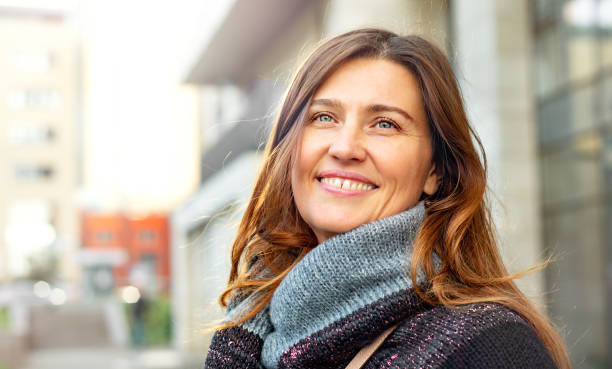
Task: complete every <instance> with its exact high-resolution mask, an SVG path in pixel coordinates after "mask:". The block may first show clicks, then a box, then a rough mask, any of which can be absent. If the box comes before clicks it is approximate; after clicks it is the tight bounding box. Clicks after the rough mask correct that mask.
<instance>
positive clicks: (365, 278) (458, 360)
mask: <svg viewBox="0 0 612 369" xmlns="http://www.w3.org/2000/svg"><path fill="white" fill-rule="evenodd" d="M424 216H425V211H424V207H423V204H422V203H421V204H419V205H417V206H416V207H415V208H412V209H409V210H407V211H406V212H403V213H400V214H398V215H395V216H392V217H389V218H385V219H382V220H378V221H375V222H372V223H369V224H366V225H363V226H361V227H359V228H357V229H355V230H353V231H350V232H347V233H345V234H343V235H339V236H336V237H334V238H331V239H330V240H327V241H326V242H324V243H322V244H321V245H319V246H317V248H315V249H314V250H313V251H311V252H310V253H309V254H308V255H306V257H305V258H304V259H302V260H301V261H300V263H298V265H296V267H295V268H294V269H293V270H292V271H291V272H290V273H289V274H288V275H287V277H286V278H285V279H284V280H283V282H282V283H281V285H280V286H279V287H278V288H277V290H276V292H275V294H274V296H273V298H272V301H271V303H270V304H269V306H268V307H267V308H266V309H265V310H264V311H262V313H261V314H258V315H257V316H256V317H255V319H254V321H253V322H249V321H247V322H245V323H244V324H243V325H241V326H237V327H233V328H229V329H226V330H221V331H219V332H217V333H216V334H215V336H214V337H213V341H212V343H211V345H210V348H209V352H208V356H207V358H206V363H205V368H218V369H225V368H267V369H271V368H280V369H284V368H344V367H345V366H346V365H347V364H348V362H349V361H350V360H351V359H352V358H353V357H354V356H355V354H356V353H357V352H358V351H359V350H360V349H361V348H362V347H363V346H365V345H367V344H368V343H370V342H371V341H372V340H374V339H375V338H376V337H377V336H378V335H379V334H380V333H381V332H382V331H384V330H385V329H387V328H388V327H390V326H393V325H395V324H396V323H397V322H401V324H400V326H399V327H398V328H397V329H396V330H395V331H394V332H393V333H392V334H391V335H390V336H389V337H388V338H387V340H386V341H385V343H384V344H383V345H382V346H381V347H380V348H379V349H378V350H377V352H376V353H375V354H374V355H373V356H372V357H371V358H370V360H369V361H368V362H367V363H366V365H365V366H364V368H366V369H374V368H555V366H554V364H553V362H552V360H551V358H550V356H549V355H548V353H547V351H546V350H545V349H544V347H543V345H542V343H541V342H540V340H539V339H538V337H537V336H536V335H535V333H534V331H533V329H532V328H531V327H530V326H529V325H527V323H525V321H524V320H523V319H522V318H521V317H520V316H518V315H517V314H516V313H514V312H513V311H511V310H509V309H507V308H506V307H503V306H501V305H497V304H477V305H469V306H465V307H462V308H458V309H447V308H444V307H440V306H428V305H426V304H425V303H424V302H423V301H422V300H421V299H420V298H419V297H418V296H417V294H416V293H415V291H414V288H413V286H412V282H411V280H410V278H409V266H410V255H411V244H412V240H413V238H414V235H415V234H416V232H417V230H418V228H419V227H420V224H421V223H422V221H423V219H424ZM233 306H240V305H239V304H234V305H233Z"/></svg>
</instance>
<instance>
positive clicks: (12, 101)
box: [7, 88, 61, 109]
mask: <svg viewBox="0 0 612 369" xmlns="http://www.w3.org/2000/svg"><path fill="white" fill-rule="evenodd" d="M7 104H8V106H9V107H11V108H13V109H32V108H34V109H39V108H42V109H58V108H59V107H60V105H61V97H60V93H59V91H57V90H54V89H35V88H30V89H15V90H12V91H10V92H9V94H8V95H7Z"/></svg>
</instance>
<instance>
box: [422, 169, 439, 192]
mask: <svg viewBox="0 0 612 369" xmlns="http://www.w3.org/2000/svg"><path fill="white" fill-rule="evenodd" d="M439 185H440V176H439V175H438V173H437V171H436V164H434V163H432V164H431V168H430V169H429V173H427V178H426V179H425V185H424V186H423V192H424V193H426V194H427V195H429V196H431V195H433V194H434V193H436V191H438V186H439Z"/></svg>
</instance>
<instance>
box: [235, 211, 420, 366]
mask: <svg viewBox="0 0 612 369" xmlns="http://www.w3.org/2000/svg"><path fill="white" fill-rule="evenodd" d="M424 219H425V207H424V205H423V203H422V202H420V203H418V204H417V205H416V206H415V207H413V208H411V209H409V210H406V211H404V212H402V213H399V214H396V215H393V216H390V217H387V218H383V219H379V220H376V221H374V222H371V223H367V224H364V225H362V226H360V227H358V228H355V229H353V230H351V231H348V232H346V233H343V234H340V235H337V236H335V237H332V238H330V239H328V240H326V241H325V242H323V243H321V244H320V245H318V246H317V247H316V248H314V249H313V250H312V251H310V252H309V253H308V254H307V255H306V256H305V257H304V258H303V259H302V260H301V261H300V262H299V263H298V264H297V265H296V266H295V267H294V268H293V269H292V270H291V271H290V272H289V274H287V276H286V277H285V279H284V280H283V281H282V282H281V284H280V285H279V287H278V288H277V289H276V291H275V292H274V296H273V297H272V300H271V301H270V303H269V304H268V306H267V307H266V308H265V309H263V310H262V311H260V312H259V313H258V314H257V315H256V316H254V317H253V318H252V319H250V320H248V321H247V322H245V323H243V325H242V326H243V327H244V328H246V329H247V330H248V331H250V332H252V333H255V334H257V335H258V336H260V337H261V338H262V339H263V341H264V344H263V349H262V353H261V364H262V365H263V366H265V367H266V368H277V366H278V360H279V358H280V357H281V355H282V354H283V352H284V351H286V350H287V349H289V348H290V347H292V346H293V345H294V344H295V343H296V342H298V341H299V340H301V339H304V338H306V337H308V336H309V335H311V334H313V333H315V332H317V331H319V330H321V329H324V328H325V327H327V326H329V325H330V324H331V323H333V322H335V321H338V320H339V319H341V318H343V317H346V316H347V315H349V314H351V313H353V312H355V311H356V310H357V309H359V308H361V307H363V306H366V305H368V304H371V303H373V302H375V301H377V300H379V299H381V298H383V297H385V296H388V295H391V294H393V293H395V292H398V291H400V290H405V289H407V288H410V287H411V286H412V280H411V278H410V260H411V254H412V247H411V245H412V241H413V239H414V237H415V235H416V233H417V231H418V230H419V228H420V227H421V224H422V223H423V220H424ZM421 278H422V276H419V280H420V279H421ZM235 310H236V311H239V310H240V309H235ZM229 315H230V317H231V316H232V315H233V314H232V312H230V314H229Z"/></svg>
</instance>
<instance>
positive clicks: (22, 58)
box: [11, 51, 54, 73]
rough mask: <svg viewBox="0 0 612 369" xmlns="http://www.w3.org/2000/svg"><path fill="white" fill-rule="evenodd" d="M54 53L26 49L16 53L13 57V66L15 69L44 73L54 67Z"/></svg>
mask: <svg viewBox="0 0 612 369" xmlns="http://www.w3.org/2000/svg"><path fill="white" fill-rule="evenodd" d="M53 63H54V58H53V55H52V54H50V53H48V52H44V51H26V52H18V53H15V54H14V55H13V56H12V58H11V67H12V68H13V70H15V71H23V72H31V73H43V72H47V71H49V70H50V69H51V68H52V67H53Z"/></svg>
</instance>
